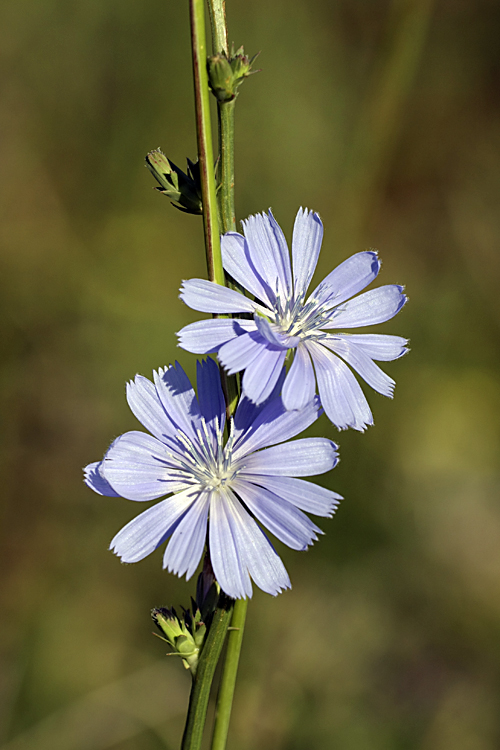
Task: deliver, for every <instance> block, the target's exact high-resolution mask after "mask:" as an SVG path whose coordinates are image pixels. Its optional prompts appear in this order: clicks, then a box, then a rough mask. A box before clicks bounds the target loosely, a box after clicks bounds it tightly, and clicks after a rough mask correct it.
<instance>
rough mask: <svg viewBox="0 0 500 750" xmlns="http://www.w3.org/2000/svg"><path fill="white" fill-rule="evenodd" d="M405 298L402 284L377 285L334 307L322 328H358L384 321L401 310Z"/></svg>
mask: <svg viewBox="0 0 500 750" xmlns="http://www.w3.org/2000/svg"><path fill="white" fill-rule="evenodd" d="M406 300H407V297H406V295H405V294H403V287H402V286H397V285H396V284H389V285H388V286H379V287H378V289H372V290H370V291H369V292H365V293H364V294H360V295H359V297H355V298H354V299H351V300H349V301H348V302H346V303H345V304H343V305H342V306H341V307H339V308H336V309H335V310H334V311H333V314H332V317H331V319H330V322H329V323H326V324H325V325H324V326H323V328H359V327H360V326H371V325H375V323H385V321H386V320H390V319H391V318H393V317H394V316H395V315H396V314H397V313H398V312H399V311H400V310H401V308H402V307H403V305H404V304H405V302H406Z"/></svg>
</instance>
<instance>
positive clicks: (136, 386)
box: [127, 375, 176, 440]
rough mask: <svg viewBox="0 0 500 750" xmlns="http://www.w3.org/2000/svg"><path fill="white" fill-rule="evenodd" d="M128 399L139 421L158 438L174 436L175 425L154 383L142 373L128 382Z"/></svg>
mask: <svg viewBox="0 0 500 750" xmlns="http://www.w3.org/2000/svg"><path fill="white" fill-rule="evenodd" d="M127 401H128V405H129V406H130V408H131V410H132V413H133V414H134V415H135V416H136V417H137V419H138V420H139V422H140V423H141V424H142V425H144V427H145V428H146V429H147V430H149V431H150V433H151V434H152V435H154V436H155V437H157V438H158V440H164V438H165V437H166V436H169V437H173V436H174V435H175V433H176V429H175V426H174V425H173V424H172V421H171V419H170V417H169V416H168V414H167V413H166V412H165V409H164V408H163V404H162V403H161V401H160V398H159V396H158V392H157V390H156V388H155V386H154V385H153V383H152V382H151V381H150V380H148V379H147V378H145V377H143V376H142V375H136V376H135V381H130V382H129V383H127Z"/></svg>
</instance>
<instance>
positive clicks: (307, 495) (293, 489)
mask: <svg viewBox="0 0 500 750" xmlns="http://www.w3.org/2000/svg"><path fill="white" fill-rule="evenodd" d="M337 461H338V459H337ZM252 481H253V482H255V483H257V484H261V485H262V484H263V485H264V486H265V487H267V489H268V490H271V492H274V494H275V495H278V496H279V497H282V498H283V499H284V500H287V501H288V502H289V503H293V505H295V506H296V507H297V508H300V509H301V510H305V511H307V512H308V513H314V514H315V515H317V516H326V517H328V518H330V517H331V516H332V515H333V514H334V513H335V511H336V510H337V507H338V505H339V501H340V500H342V499H343V498H342V496H341V495H338V494H337V493H336V492H332V490H327V489H326V487H321V486H320V485H318V484H313V483H312V482H307V481H305V480H304V479H296V478H295V477H261V478H260V479H259V477H257V476H256V477H254V478H253V479H252Z"/></svg>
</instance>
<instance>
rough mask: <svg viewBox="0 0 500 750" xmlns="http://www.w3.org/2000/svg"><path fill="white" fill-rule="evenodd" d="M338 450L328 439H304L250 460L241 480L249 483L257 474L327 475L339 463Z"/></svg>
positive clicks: (269, 450)
mask: <svg viewBox="0 0 500 750" xmlns="http://www.w3.org/2000/svg"><path fill="white" fill-rule="evenodd" d="M336 448H337V446H336V445H335V443H332V441H331V440H327V438H301V439H300V440H293V441H292V442H291V443H283V444H282V445H273V446H272V447H271V448H264V450H262V451H259V452H258V453H252V455H251V456H247V457H246V458H245V460H244V461H243V463H244V468H243V469H242V470H241V473H240V476H241V477H246V478H247V479H248V480H249V481H250V482H253V481H257V480H254V479H253V476H254V475H255V474H265V475H266V476H285V477H286V476H292V477H308V476H313V475H315V474H324V473H325V471H330V469H333V467H334V466H335V464H336V463H337V451H336Z"/></svg>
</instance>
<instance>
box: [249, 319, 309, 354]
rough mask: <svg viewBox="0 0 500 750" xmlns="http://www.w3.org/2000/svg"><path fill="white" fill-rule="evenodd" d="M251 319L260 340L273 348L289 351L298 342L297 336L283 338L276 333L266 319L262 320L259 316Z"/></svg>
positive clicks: (283, 336)
mask: <svg viewBox="0 0 500 750" xmlns="http://www.w3.org/2000/svg"><path fill="white" fill-rule="evenodd" d="M253 319H254V321H255V325H256V326H257V330H258V332H259V333H260V335H261V336H262V338H263V339H264V340H265V341H266V342H267V343H268V344H271V346H273V347H277V348H278V349H291V348H293V347H294V346H296V345H297V344H298V342H299V341H300V339H299V338H298V337H297V336H285V335H283V334H282V333H280V332H279V331H277V330H276V329H275V328H273V326H272V325H271V323H270V322H269V320H267V318H263V317H261V316H260V315H254V316H253Z"/></svg>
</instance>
